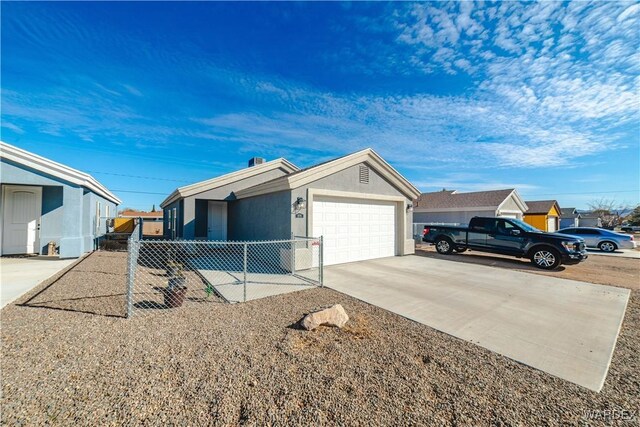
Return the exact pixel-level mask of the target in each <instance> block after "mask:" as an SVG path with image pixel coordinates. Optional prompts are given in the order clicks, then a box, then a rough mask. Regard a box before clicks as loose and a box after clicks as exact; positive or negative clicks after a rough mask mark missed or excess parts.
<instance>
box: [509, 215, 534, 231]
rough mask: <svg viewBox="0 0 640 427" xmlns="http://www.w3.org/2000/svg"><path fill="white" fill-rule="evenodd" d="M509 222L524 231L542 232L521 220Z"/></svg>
mask: <svg viewBox="0 0 640 427" xmlns="http://www.w3.org/2000/svg"><path fill="white" fill-rule="evenodd" d="M509 221H511V222H513V223H514V224H515V225H517V226H518V227H520V228H522V229H523V230H524V231H530V232H534V231H540V230H538V229H537V228H535V227H533V226H531V225H529V224H527V223H526V222H524V221H521V220H519V219H511V218H509Z"/></svg>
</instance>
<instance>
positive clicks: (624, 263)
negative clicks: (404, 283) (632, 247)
mask: <svg viewBox="0 0 640 427" xmlns="http://www.w3.org/2000/svg"><path fill="white" fill-rule="evenodd" d="M416 255H420V256H426V257H430V258H436V259H444V260H449V261H454V262H467V263H472V264H480V265H489V266H492V267H498V268H506V269H510V270H514V269H515V270H520V271H526V272H528V273H534V274H542V275H546V276H552V277H559V278H561V279H571V280H580V281H583V282H589V283H597V284H600V285H610V286H620V287H623V288H629V289H632V290H636V291H638V290H640V259H633V258H622V257H620V258H618V257H609V256H602V255H593V254H589V258H588V259H587V260H586V261H583V262H581V263H580V264H577V265H566V266H565V265H562V266H560V268H558V269H556V270H553V271H547V270H541V269H539V268H536V267H534V266H533V265H532V264H531V261H529V260H528V259H525V258H520V259H518V258H514V257H510V256H507V255H497V254H489V253H486V252H476V251H467V252H464V253H462V254H457V253H452V254H451V255H441V254H439V253H438V252H436V249H435V247H434V246H432V245H420V246H419V247H418V250H416Z"/></svg>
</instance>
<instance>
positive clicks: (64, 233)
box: [0, 142, 120, 258]
mask: <svg viewBox="0 0 640 427" xmlns="http://www.w3.org/2000/svg"><path fill="white" fill-rule="evenodd" d="M0 166H1V168H0V184H1V191H2V194H1V196H0V212H1V216H2V217H1V218H0V242H1V245H0V254H1V255H12V254H40V255H59V257H60V258H76V257H79V256H80V255H82V254H83V253H86V252H90V251H92V250H93V249H94V248H95V245H96V244H97V239H98V238H99V237H101V236H103V235H104V234H105V233H106V226H107V224H106V217H114V216H115V215H116V209H117V205H118V204H120V199H118V198H117V197H116V196H115V195H114V194H113V193H111V192H110V191H109V190H107V189H106V188H105V187H104V186H103V185H102V184H100V183H99V182H98V181H96V180H95V179H94V178H93V177H92V176H90V175H88V174H86V173H84V172H80V171H78V170H75V169H72V168H70V167H68V166H65V165H63V164H60V163H56V162H54V161H52V160H49V159H46V158H44V157H41V156H38V155H36V154H33V153H30V152H28V151H25V150H22V149H20V148H18V147H14V146H12V145H9V144H6V143H4V142H0ZM101 218H103V219H101ZM49 242H54V243H55V246H56V252H57V254H49V253H48V247H49Z"/></svg>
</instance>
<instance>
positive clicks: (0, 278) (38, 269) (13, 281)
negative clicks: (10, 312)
mask: <svg viewBox="0 0 640 427" xmlns="http://www.w3.org/2000/svg"><path fill="white" fill-rule="evenodd" d="M74 262H76V260H75V259H62V260H58V259H53V260H47V259H37V258H11V257H3V258H0V308H2V307H4V306H5V305H7V304H9V303H11V302H13V301H14V300H16V299H17V298H19V297H20V296H21V295H23V294H24V293H26V292H27V291H30V290H31V289H33V288H34V287H36V286H37V285H38V284H40V283H41V282H42V281H44V280H46V279H48V278H49V277H51V276H53V275H54V274H56V273H57V272H59V271H61V270H62V269H64V268H66V267H67V266H69V265H71V264H73V263H74Z"/></svg>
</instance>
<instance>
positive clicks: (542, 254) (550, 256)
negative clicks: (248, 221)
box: [531, 248, 561, 270]
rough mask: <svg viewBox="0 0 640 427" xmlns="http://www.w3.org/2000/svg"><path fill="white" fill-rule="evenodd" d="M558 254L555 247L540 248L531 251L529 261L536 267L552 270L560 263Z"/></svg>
mask: <svg viewBox="0 0 640 427" xmlns="http://www.w3.org/2000/svg"><path fill="white" fill-rule="evenodd" d="M560 261H561V260H560V254H559V253H558V251H556V250H555V249H551V248H540V249H535V250H534V251H533V252H532V253H531V262H532V263H533V265H535V266H536V267H538V268H542V269H544V270H553V269H554V268H556V267H558V266H559V265H560Z"/></svg>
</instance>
